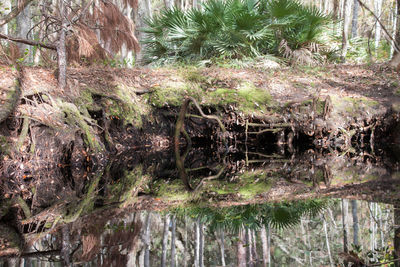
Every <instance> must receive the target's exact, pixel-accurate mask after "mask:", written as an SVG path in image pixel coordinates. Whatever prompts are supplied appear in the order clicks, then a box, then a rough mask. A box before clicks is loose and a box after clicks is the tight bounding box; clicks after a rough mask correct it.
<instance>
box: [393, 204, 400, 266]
mask: <svg viewBox="0 0 400 267" xmlns="http://www.w3.org/2000/svg"><path fill="white" fill-rule="evenodd" d="M393 219H394V225H393V227H394V240H393V243H394V252H395V257H396V259H399V258H400V206H399V205H395V206H394V207H393ZM395 265H396V267H399V266H400V262H399V261H397V262H396V263H395Z"/></svg>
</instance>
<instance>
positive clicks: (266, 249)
mask: <svg viewBox="0 0 400 267" xmlns="http://www.w3.org/2000/svg"><path fill="white" fill-rule="evenodd" d="M268 232H269V231H268ZM260 237H261V245H262V252H263V266H264V267H267V266H268V265H269V254H270V248H269V245H268V238H267V230H265V227H262V228H261V236H260Z"/></svg>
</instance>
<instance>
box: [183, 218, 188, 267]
mask: <svg viewBox="0 0 400 267" xmlns="http://www.w3.org/2000/svg"><path fill="white" fill-rule="evenodd" d="M187 250H188V229H187V216H186V215H185V247H184V248H183V266H184V267H186V266H187V262H188V259H187Z"/></svg>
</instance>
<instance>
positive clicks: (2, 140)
mask: <svg viewBox="0 0 400 267" xmlns="http://www.w3.org/2000/svg"><path fill="white" fill-rule="evenodd" d="M9 152H10V146H9V144H8V141H7V138H6V137H5V136H2V135H0V153H2V154H8V153H9Z"/></svg>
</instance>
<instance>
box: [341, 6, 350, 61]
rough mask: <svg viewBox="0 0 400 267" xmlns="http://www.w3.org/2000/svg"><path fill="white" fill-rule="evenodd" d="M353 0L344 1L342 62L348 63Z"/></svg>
mask: <svg viewBox="0 0 400 267" xmlns="http://www.w3.org/2000/svg"><path fill="white" fill-rule="evenodd" d="M351 3H352V1H351V0H344V6H343V28H342V60H343V61H346V55H347V47H348V45H349V26H350V13H351Z"/></svg>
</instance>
